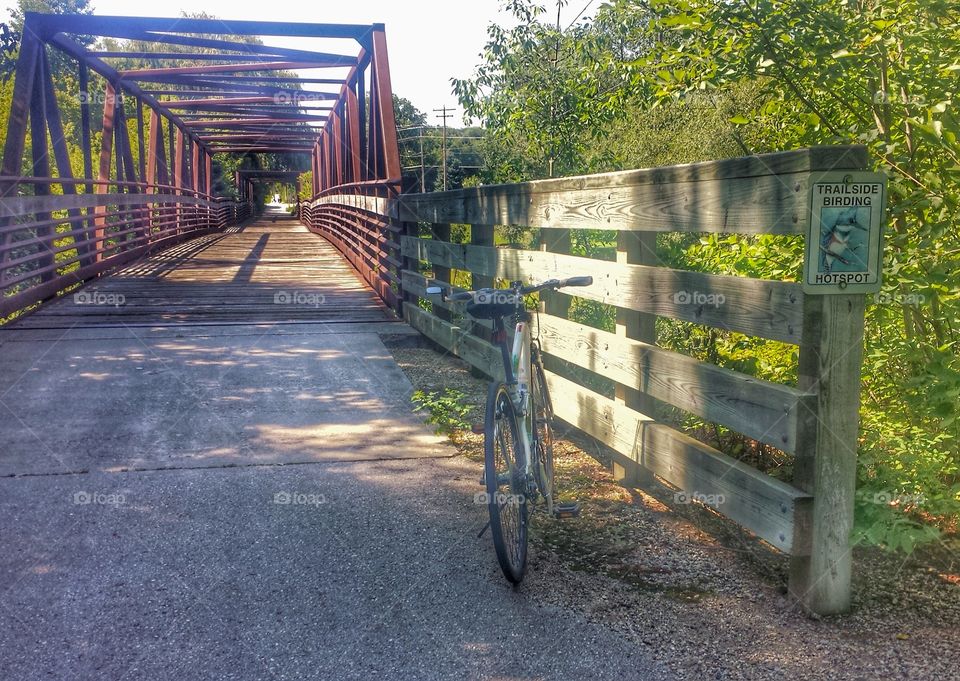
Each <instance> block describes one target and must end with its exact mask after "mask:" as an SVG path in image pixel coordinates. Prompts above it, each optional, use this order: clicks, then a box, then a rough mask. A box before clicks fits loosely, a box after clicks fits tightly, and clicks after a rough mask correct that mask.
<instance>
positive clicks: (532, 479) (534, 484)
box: [427, 276, 593, 584]
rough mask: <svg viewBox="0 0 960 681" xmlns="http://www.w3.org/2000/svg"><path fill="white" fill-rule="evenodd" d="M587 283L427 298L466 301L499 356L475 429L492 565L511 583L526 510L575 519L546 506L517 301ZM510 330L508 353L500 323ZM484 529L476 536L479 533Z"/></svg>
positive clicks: (536, 384)
mask: <svg viewBox="0 0 960 681" xmlns="http://www.w3.org/2000/svg"><path fill="white" fill-rule="evenodd" d="M592 283H593V277H589V276H585V277H571V278H569V279H563V280H561V279H551V280H549V281H545V282H543V283H541V284H536V285H532V286H524V285H523V282H521V281H514V282H511V284H510V287H509V288H506V289H492V288H485V289H480V290H477V291H461V292H458V293H454V294H452V295H445V294H444V292H443V289H442V288H441V287H439V286H432V287H429V288H427V293H428V294H441V296H443V299H444V300H449V301H470V302H469V303H468V304H467V308H466V310H467V314H469V315H470V316H471V317H474V318H475V319H489V320H492V321H493V335H492V341H493V343H494V344H495V345H497V346H498V347H499V349H500V357H501V361H502V362H503V374H504V380H502V381H500V380H496V379H495V380H494V381H492V382H491V383H490V388H489V390H488V393H487V408H486V414H485V416H484V425H483V435H484V438H483V440H484V442H483V449H484V474H483V480H482V481H481V484H484V485H485V487H486V501H487V509H488V511H489V514H490V522H489V523H488V525H487V527H489V528H490V530H491V534H492V535H493V545H494V548H495V549H496V554H497V561H498V562H499V563H500V569H501V570H502V571H503V574H504V576H505V577H506V578H507V579H508V580H509V581H510V582H512V583H513V584H519V583H520V582H521V581H522V580H523V576H524V573H525V571H526V566H527V529H528V520H529V513H530V509H529V505H530V504H531V503H537V502H539V501H541V500H542V501H543V504H544V506H545V508H546V512H547V513H548V514H549V515H558V516H561V517H568V516H570V515H576V512H577V506H576V504H567V505H558V504H556V503H555V500H554V492H555V489H554V479H553V429H552V420H553V404H552V402H551V401H550V392H549V390H548V388H547V380H546V374H545V373H544V369H543V359H542V357H541V351H540V344H539V342H538V341H537V340H536V339H534V338H533V337H532V335H531V332H530V313H529V312H528V311H527V309H526V306H525V304H524V301H525V296H527V295H530V294H531V293H537V292H539V291H545V290H554V291H555V290H557V289H560V288H564V287H568V286H589V285H590V284H592ZM510 316H512V317H513V321H514V324H515V327H514V330H515V333H514V337H513V345H512V348H511V347H510V346H509V343H508V340H509V337H508V335H507V328H506V324H505V322H504V319H505V318H506V317H510ZM486 529H487V528H486V527H484V529H483V531H481V535H482V534H483V532H484V531H486Z"/></svg>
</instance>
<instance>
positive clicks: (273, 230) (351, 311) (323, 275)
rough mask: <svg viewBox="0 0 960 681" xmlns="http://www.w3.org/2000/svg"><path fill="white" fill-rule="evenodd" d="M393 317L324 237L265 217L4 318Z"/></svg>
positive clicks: (31, 324) (106, 321)
mask: <svg viewBox="0 0 960 681" xmlns="http://www.w3.org/2000/svg"><path fill="white" fill-rule="evenodd" d="M394 319H395V317H394V316H393V315H392V313H391V312H390V310H389V309H388V308H387V307H386V306H385V305H384V304H383V303H382V302H381V301H380V299H379V298H378V297H377V296H376V295H375V294H374V293H373V291H371V290H370V288H369V286H367V284H366V283H364V282H363V281H362V280H361V279H360V278H359V277H358V276H357V274H356V272H355V271H354V270H353V269H352V268H351V266H350V265H349V264H348V263H347V261H346V260H345V259H344V258H343V257H342V256H341V255H340V253H339V252H338V251H337V249H336V248H334V247H333V246H332V245H331V244H330V243H329V242H328V241H326V240H325V239H323V237H321V236H318V235H316V234H312V233H311V232H309V231H308V230H307V229H306V228H305V227H303V226H302V225H300V224H298V223H296V222H295V221H293V220H290V219H277V220H276V221H273V219H272V218H270V217H266V218H264V219H261V220H260V221H258V222H255V223H252V224H250V225H247V226H244V227H234V228H230V229H228V230H227V231H225V232H223V233H219V234H210V235H206V236H202V237H198V238H196V239H192V240H190V241H188V242H185V243H183V244H181V245H179V246H177V247H175V248H171V249H168V250H166V251H163V252H161V253H158V254H156V255H153V256H151V257H149V258H146V259H144V260H142V261H140V262H137V263H134V264H133V265H130V266H129V267H126V268H124V269H122V270H120V271H118V272H116V273H114V274H112V275H110V276H107V277H104V278H103V279H101V280H99V281H96V282H94V283H92V284H89V285H88V286H86V287H84V288H83V289H81V290H80V291H78V292H76V293H71V294H68V295H66V296H64V297H63V298H62V299H60V300H58V301H55V302H52V303H49V304H47V305H45V306H43V307H42V308H41V309H39V310H38V311H36V312H34V313H33V314H30V315H27V316H25V317H24V318H23V319H21V320H18V321H16V322H14V323H12V324H10V325H8V326H7V327H6V328H8V329H12V328H16V329H40V328H47V329H58V328H84V327H96V326H167V325H176V326H181V325H186V326H192V325H208V324H251V323H264V322H266V323H274V322H275V323H302V322H314V323H315V322H329V323H337V322H386V321H392V320H394Z"/></svg>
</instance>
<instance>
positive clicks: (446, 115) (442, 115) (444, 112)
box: [434, 106, 456, 191]
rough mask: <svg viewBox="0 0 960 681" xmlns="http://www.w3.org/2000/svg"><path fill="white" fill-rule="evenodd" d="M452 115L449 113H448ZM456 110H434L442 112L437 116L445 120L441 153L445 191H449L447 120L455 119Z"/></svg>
mask: <svg viewBox="0 0 960 681" xmlns="http://www.w3.org/2000/svg"><path fill="white" fill-rule="evenodd" d="M448 111H449V112H450V113H447V112H448ZM454 111H456V109H448V108H447V107H446V106H444V107H443V108H442V109H434V112H442V113H439V114H438V115H437V118H442V119H443V137H442V140H443V141H442V142H441V147H440V148H441V153H443V191H447V119H448V118H453V112H454Z"/></svg>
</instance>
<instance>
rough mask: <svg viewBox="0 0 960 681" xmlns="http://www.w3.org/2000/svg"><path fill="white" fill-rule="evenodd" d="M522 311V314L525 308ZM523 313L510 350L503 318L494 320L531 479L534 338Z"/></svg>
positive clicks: (524, 467)
mask: <svg viewBox="0 0 960 681" xmlns="http://www.w3.org/2000/svg"><path fill="white" fill-rule="evenodd" d="M521 300H522V298H521ZM520 312H521V313H522V309H521V310H520ZM524 314H525V313H522V314H518V315H517V321H516V326H515V328H514V336H513V348H512V350H510V349H508V343H507V329H506V325H505V324H504V322H503V319H502V318H497V319H496V320H495V321H494V339H495V341H496V342H497V345H498V346H499V347H500V354H501V357H502V358H503V369H504V382H505V383H506V384H507V390H508V391H509V392H510V397H511V399H512V401H513V406H514V408H515V409H516V410H517V414H518V415H519V416H520V421H521V422H522V423H523V427H522V428H521V429H520V442H521V444H522V445H523V447H522V453H523V459H524V460H523V471H524V473H526V474H527V476H528V478H529V476H530V475H531V474H532V473H533V451H534V440H535V437H536V436H535V435H534V432H533V412H532V410H531V409H530V402H531V397H530V380H531V376H532V368H531V362H532V356H531V347H532V340H531V334H530V323H529V321H528V320H526V319H524V318H523V315H524Z"/></svg>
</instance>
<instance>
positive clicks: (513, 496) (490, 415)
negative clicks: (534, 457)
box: [483, 383, 527, 584]
mask: <svg viewBox="0 0 960 681" xmlns="http://www.w3.org/2000/svg"><path fill="white" fill-rule="evenodd" d="M522 446H523V445H522V444H521V442H520V424H519V423H518V421H517V413H516V411H515V410H514V408H513V401H512V400H511V399H510V393H509V392H508V390H507V386H506V385H504V384H503V383H492V384H491V385H490V391H489V393H488V395H487V413H486V417H485V419H484V438H483V449H484V459H485V464H484V479H485V481H486V484H487V509H488V511H489V512H490V531H491V534H492V535H493V546H494V548H495V549H496V552H497V561H498V562H499V563H500V569H501V570H503V575H504V577H506V578H507V579H508V580H509V581H511V582H512V583H514V584H519V583H520V582H521V581H522V580H523V574H524V572H525V571H526V569H527V497H526V484H525V479H524V473H523V466H522V461H523V455H522V450H521V448H522Z"/></svg>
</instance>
